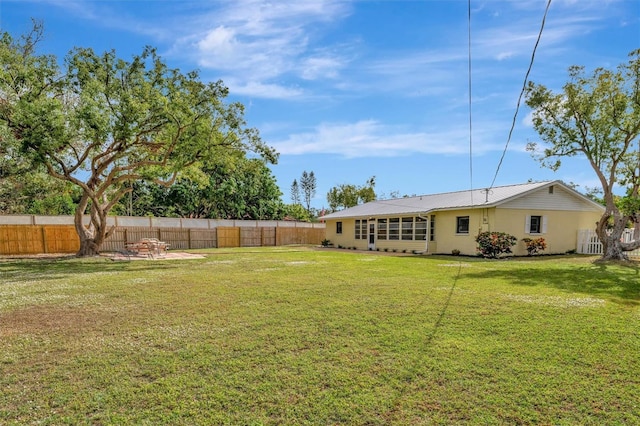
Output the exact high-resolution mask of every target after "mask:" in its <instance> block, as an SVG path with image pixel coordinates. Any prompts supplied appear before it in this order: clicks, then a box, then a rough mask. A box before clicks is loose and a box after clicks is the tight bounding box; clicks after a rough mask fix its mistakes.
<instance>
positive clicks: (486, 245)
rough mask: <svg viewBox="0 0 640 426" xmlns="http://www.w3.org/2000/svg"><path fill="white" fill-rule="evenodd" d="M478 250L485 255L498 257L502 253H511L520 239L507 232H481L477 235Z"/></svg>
mask: <svg viewBox="0 0 640 426" xmlns="http://www.w3.org/2000/svg"><path fill="white" fill-rule="evenodd" d="M476 242H477V243H478V252H480V255H481V256H483V257H490V258H497V257H499V256H500V255H501V254H504V253H511V247H513V246H515V245H516V243H517V242H518V239H517V238H516V237H514V236H513V235H509V234H507V233H505V232H481V233H479V234H478V236H477V237H476Z"/></svg>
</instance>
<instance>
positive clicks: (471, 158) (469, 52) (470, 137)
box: [467, 0, 473, 206]
mask: <svg viewBox="0 0 640 426" xmlns="http://www.w3.org/2000/svg"><path fill="white" fill-rule="evenodd" d="M467 32H468V40H467V45H468V58H469V70H468V73H469V189H470V193H471V205H472V206H473V136H472V135H473V126H472V119H471V0H468V1H467Z"/></svg>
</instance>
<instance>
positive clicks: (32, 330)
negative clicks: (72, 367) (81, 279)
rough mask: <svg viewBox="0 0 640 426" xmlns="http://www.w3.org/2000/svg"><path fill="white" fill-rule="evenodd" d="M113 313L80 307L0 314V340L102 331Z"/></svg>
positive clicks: (34, 308) (25, 310)
mask: <svg viewBox="0 0 640 426" xmlns="http://www.w3.org/2000/svg"><path fill="white" fill-rule="evenodd" d="M114 317H115V313H113V312H105V311H100V310H95V309H87V308H81V307H77V306H74V307H70V306H67V307H63V306H46V305H45V306H29V307H26V308H23V309H16V310H13V311H10V312H6V313H0V324H2V327H1V328H0V337H9V336H13V335H24V334H35V335H49V334H64V335H73V334H82V333H83V332H86V331H88V330H98V329H101V328H102V327H103V326H104V325H105V324H107V323H109V322H111V321H113V319H114Z"/></svg>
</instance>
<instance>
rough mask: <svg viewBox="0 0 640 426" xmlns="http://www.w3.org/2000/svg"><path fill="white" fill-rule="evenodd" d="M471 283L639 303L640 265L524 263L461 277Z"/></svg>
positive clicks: (471, 272) (466, 274) (470, 273)
mask: <svg viewBox="0 0 640 426" xmlns="http://www.w3.org/2000/svg"><path fill="white" fill-rule="evenodd" d="M462 276H463V278H464V279H470V280H478V279H482V280H489V281H490V280H492V279H493V280H503V281H505V282H509V283H511V284H513V285H516V286H528V287H552V288H556V289H560V290H565V291H567V292H571V293H585V294H589V295H591V296H593V297H598V298H608V299H611V300H612V301H613V302H616V303H623V304H633V305H638V304H640V265H637V264H629V265H624V264H601V263H589V264H578V263H576V264H575V265H572V264H569V263H567V264H566V265H554V266H550V267H549V268H546V267H545V265H541V264H539V262H536V261H533V260H532V264H531V266H528V265H527V262H521V263H519V264H517V265H514V266H513V267H512V268H508V269H491V270H486V271H481V272H476V271H468V272H464V273H463V274H462Z"/></svg>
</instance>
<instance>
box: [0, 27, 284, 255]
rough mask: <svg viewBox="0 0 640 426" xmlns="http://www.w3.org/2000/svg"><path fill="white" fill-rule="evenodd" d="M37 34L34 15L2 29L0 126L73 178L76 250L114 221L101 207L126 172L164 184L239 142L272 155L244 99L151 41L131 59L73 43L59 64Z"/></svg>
mask: <svg viewBox="0 0 640 426" xmlns="http://www.w3.org/2000/svg"><path fill="white" fill-rule="evenodd" d="M41 36H42V26H40V25H38V24H36V25H35V26H34V29H33V31H31V32H30V33H29V34H26V35H24V36H22V37H20V38H18V39H14V38H13V37H12V36H11V35H10V34H8V33H4V34H3V35H2V39H1V40H0V61H1V62H0V127H2V130H0V134H6V133H10V134H11V137H12V138H13V139H14V140H15V141H17V143H18V145H19V150H20V152H21V154H22V155H23V156H24V157H25V158H27V159H28V160H29V161H31V162H32V163H33V164H39V165H42V166H44V167H45V168H46V170H47V173H48V174H49V175H50V176H52V177H53V178H56V179H60V180H62V181H67V182H70V183H72V184H73V185H76V186H77V187H79V188H80V191H81V196H80V199H79V201H78V204H77V206H76V210H75V214H74V216H75V227H76V231H77V233H78V236H79V238H80V249H79V251H78V253H77V255H78V256H92V255H95V254H98V253H99V251H100V247H101V245H102V243H103V242H104V240H105V238H107V236H108V235H109V233H110V232H111V230H112V229H111V228H109V226H108V224H107V215H108V214H109V212H110V210H111V209H112V208H113V207H114V206H115V205H116V204H117V203H118V202H119V201H120V199H121V198H122V197H123V196H124V195H126V194H127V193H129V192H130V191H131V189H132V185H131V182H136V181H139V180H149V181H153V182H156V183H160V184H167V185H168V184H171V183H173V182H174V181H175V179H176V178H177V177H178V176H179V175H181V174H188V173H197V172H198V168H199V167H200V165H201V161H206V160H207V159H210V158H225V157H226V156H228V155H231V153H237V152H241V153H244V152H247V151H254V152H256V153H258V154H259V155H261V156H262V157H263V158H265V159H266V160H267V161H272V162H275V161H276V158H277V155H276V153H275V152H274V151H273V150H272V149H271V148H270V147H268V146H266V145H265V144H264V143H263V142H262V140H261V139H260V137H259V134H258V132H257V131H256V130H255V129H252V128H248V127H246V123H245V121H244V118H243V113H244V109H243V106H242V105H241V104H239V103H230V104H227V103H225V102H224V98H225V97H226V96H227V94H228V89H227V88H226V87H225V86H224V85H223V84H222V82H220V81H218V82H215V83H205V82H202V81H201V80H200V77H199V75H198V73H197V72H193V71H192V72H188V73H186V74H184V73H182V72H180V71H179V70H177V69H171V68H169V67H168V66H167V65H166V64H165V63H164V62H163V61H162V59H161V58H160V57H159V56H158V55H157V53H156V51H155V49H153V48H150V47H147V48H145V49H144V50H143V51H142V53H141V54H139V55H136V56H134V57H133V58H132V60H130V61H126V60H124V59H121V58H118V57H117V56H116V53H115V52H114V51H109V52H106V53H103V54H96V53H95V52H94V51H93V50H92V49H85V48H76V49H74V50H73V51H71V52H70V53H69V55H68V56H67V58H66V60H65V62H64V69H60V68H59V66H58V63H57V60H56V58H55V57H54V56H52V55H40V54H37V53H36V45H37V42H38V40H39V39H40V38H41ZM85 215H88V216H89V220H88V222H89V223H88V224H87V223H85V221H84V216H85ZM87 225H88V226H87Z"/></svg>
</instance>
